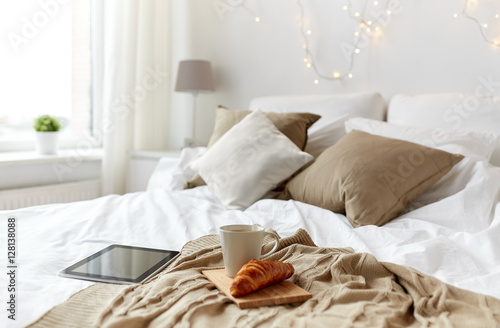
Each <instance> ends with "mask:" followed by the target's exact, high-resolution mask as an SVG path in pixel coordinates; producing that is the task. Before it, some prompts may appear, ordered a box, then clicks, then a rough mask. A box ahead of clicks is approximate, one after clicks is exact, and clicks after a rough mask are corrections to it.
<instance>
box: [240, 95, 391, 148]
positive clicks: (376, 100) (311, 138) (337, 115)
mask: <svg viewBox="0 0 500 328" xmlns="http://www.w3.org/2000/svg"><path fill="white" fill-rule="evenodd" d="M249 108H250V110H255V109H261V110H263V111H265V112H279V113H289V112H299V113H301V112H303V113H313V114H318V115H321V118H320V119H319V120H318V121H317V122H316V123H314V124H313V125H312V126H311V127H310V128H309V129H308V131H307V132H308V141H307V146H306V149H305V151H306V152H308V153H310V154H312V155H313V156H315V157H317V156H318V155H319V154H321V153H322V152H323V151H324V150H325V149H327V148H329V147H330V146H332V145H333V144H335V143H336V142H337V141H339V140H340V138H342V137H343V136H344V135H345V129H344V122H345V121H346V120H347V119H348V118H350V117H366V118H372V119H376V120H383V119H384V116H385V111H386V104H385V101H384V99H383V98H382V96H381V95H380V94H379V93H375V92H367V93H351V94H339V95H305V96H271V97H261V98H255V99H253V100H252V101H251V102H250V106H249Z"/></svg>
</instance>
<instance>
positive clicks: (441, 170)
mask: <svg viewBox="0 0 500 328" xmlns="http://www.w3.org/2000/svg"><path fill="white" fill-rule="evenodd" d="M462 158H463V156H462V155H455V154H450V153H447V152H444V151H441V150H437V149H433V148H428V147H425V146H421V145H418V144H414V143H411V142H407V141H402V140H396V139H390V138H386V137H380V136H376V135H372V134H369V133H365V132H361V131H352V132H351V133H349V134H347V135H346V136H344V137H343V138H342V139H341V140H340V141H339V142H338V143H336V144H335V145H333V146H331V147H330V148H328V149H327V150H325V151H324V152H323V153H322V154H321V155H320V156H319V157H318V158H317V159H316V161H315V162H314V163H313V164H311V165H310V166H309V167H308V168H306V169H305V170H304V171H302V172H301V173H299V174H298V175H297V176H296V177H294V178H293V179H291V180H290V181H289V182H288V184H287V185H286V188H285V190H284V191H283V193H282V194H281V195H280V196H279V198H280V199H290V198H291V199H294V200H299V201H302V202H304V203H308V204H312V205H316V206H319V207H322V208H325V209H328V210H331V211H333V212H336V213H342V214H345V215H346V216H347V218H348V219H349V221H350V222H351V224H352V225H353V226H355V227H359V226H363V225H369V224H374V225H378V226H381V225H383V224H385V223H387V222H389V221H390V220H392V219H393V218H395V217H396V216H398V215H399V214H400V213H401V212H402V211H403V210H404V209H405V207H406V206H407V205H409V204H410V203H411V202H412V201H413V200H414V199H415V198H417V197H418V196H419V195H420V194H422V193H423V192H425V191H426V190H427V189H428V188H429V187H431V186H432V185H433V184H434V183H436V182H437V181H438V180H439V179H440V178H441V177H442V176H444V175H445V174H446V173H447V172H448V171H449V170H450V169H451V168H452V167H453V165H455V164H456V163H458V162H459V161H460V160H461V159H462Z"/></svg>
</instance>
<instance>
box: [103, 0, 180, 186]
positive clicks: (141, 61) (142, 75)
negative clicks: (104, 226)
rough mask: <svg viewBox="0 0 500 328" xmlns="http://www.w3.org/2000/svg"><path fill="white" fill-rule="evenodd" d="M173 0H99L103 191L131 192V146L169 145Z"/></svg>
mask: <svg viewBox="0 0 500 328" xmlns="http://www.w3.org/2000/svg"><path fill="white" fill-rule="evenodd" d="M168 2H169V1H168V0H141V1H137V0H106V1H98V3H100V4H99V5H100V6H101V8H100V10H101V13H102V14H101V15H97V17H99V16H100V18H98V21H100V23H101V29H102V44H101V47H100V49H101V51H100V52H98V54H99V55H101V56H102V58H101V59H102V62H101V63H102V86H101V91H102V95H101V97H100V99H101V106H102V107H101V113H102V120H101V121H102V124H101V131H100V132H101V134H102V138H103V147H104V158H103V169H102V177H101V178H102V193H103V195H107V194H112V193H117V194H122V193H125V192H126V176H127V163H128V157H129V152H130V151H131V150H162V149H165V148H166V145H167V140H166V139H167V135H168V133H167V131H166V130H167V128H166V127H167V124H168V122H167V119H168V114H167V110H168V104H167V102H168V99H169V93H170V83H169V80H170V77H169V59H168V50H169V46H168V45H169V37H168V20H169V8H168V7H169V5H168ZM97 25H99V23H98V24H97Z"/></svg>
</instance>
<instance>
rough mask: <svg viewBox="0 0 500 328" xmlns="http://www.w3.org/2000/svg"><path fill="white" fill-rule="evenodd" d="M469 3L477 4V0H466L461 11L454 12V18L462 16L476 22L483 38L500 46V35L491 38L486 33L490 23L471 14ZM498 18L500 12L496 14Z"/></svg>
mask: <svg viewBox="0 0 500 328" xmlns="http://www.w3.org/2000/svg"><path fill="white" fill-rule="evenodd" d="M469 5H474V6H477V1H476V0H464V5H463V8H462V10H461V11H460V12H456V13H454V14H453V17H454V18H458V17H460V16H462V17H464V18H466V19H468V20H470V21H472V22H474V23H475V24H476V25H477V27H478V29H479V31H480V32H481V36H482V37H483V39H484V40H485V41H486V42H488V43H490V44H492V45H494V46H495V47H500V41H499V38H500V37H497V38H490V37H488V35H487V34H486V32H485V30H487V29H488V24H487V23H481V22H480V21H479V20H478V19H477V18H475V17H473V16H471V15H470V14H469V12H468V7H469ZM494 17H495V18H496V19H498V18H499V17H500V14H495V16H494Z"/></svg>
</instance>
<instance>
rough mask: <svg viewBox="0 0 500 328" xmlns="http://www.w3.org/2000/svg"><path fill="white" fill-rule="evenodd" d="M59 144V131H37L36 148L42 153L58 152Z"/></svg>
mask: <svg viewBox="0 0 500 328" xmlns="http://www.w3.org/2000/svg"><path fill="white" fill-rule="evenodd" d="M58 144H59V131H51V132H41V131H36V150H37V152H38V153H40V154H56V153H57V147H58Z"/></svg>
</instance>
